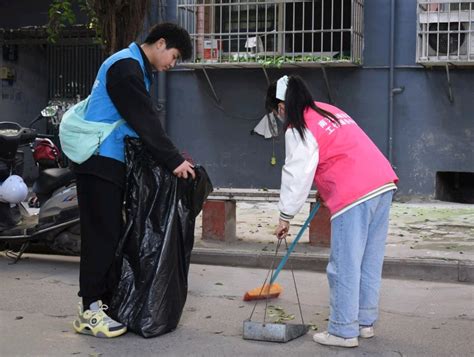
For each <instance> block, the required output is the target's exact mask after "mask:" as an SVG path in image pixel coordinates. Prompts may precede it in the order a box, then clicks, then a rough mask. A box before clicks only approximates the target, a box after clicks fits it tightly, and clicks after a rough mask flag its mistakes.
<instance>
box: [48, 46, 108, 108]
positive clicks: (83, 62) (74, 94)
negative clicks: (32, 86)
mask: <svg viewBox="0 0 474 357" xmlns="http://www.w3.org/2000/svg"><path fill="white" fill-rule="evenodd" d="M104 58H105V55H104V51H103V50H102V47H101V46H100V45H95V44H83V45H81V44H70V45H48V46H47V55H46V59H47V63H48V88H49V89H48V92H49V99H77V98H78V97H79V98H81V99H84V98H85V97H87V96H88V95H89V93H90V91H91V89H92V84H93V83H94V80H95V76H96V74H97V70H98V69H99V67H100V65H101V63H102V61H103V60H104Z"/></svg>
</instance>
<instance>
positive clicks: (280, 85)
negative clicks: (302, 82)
mask: <svg viewBox="0 0 474 357" xmlns="http://www.w3.org/2000/svg"><path fill="white" fill-rule="evenodd" d="M287 87H288V76H283V77H281V78H280V79H279V80H278V81H277V91H276V97H277V99H280V100H283V101H285V94H286V88H287Z"/></svg>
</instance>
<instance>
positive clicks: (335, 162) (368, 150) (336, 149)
mask: <svg viewBox="0 0 474 357" xmlns="http://www.w3.org/2000/svg"><path fill="white" fill-rule="evenodd" d="M266 107H267V110H269V111H272V112H274V113H275V114H277V115H279V116H280V117H283V118H285V119H286V121H285V129H286V133H285V146H286V159H285V165H284V166H283V169H282V176H281V191H280V202H279V205H278V208H279V210H280V220H279V224H278V227H277V229H276V231H275V234H276V235H277V237H278V238H279V239H282V238H284V237H286V235H287V233H288V230H289V227H290V221H291V219H292V218H293V217H294V215H295V214H297V213H298V212H299V211H300V209H301V207H302V206H303V204H304V202H305V201H306V199H307V197H308V194H309V191H310V189H311V186H312V184H313V182H314V183H315V185H316V188H317V190H318V197H319V198H320V200H321V201H323V203H324V204H325V205H326V206H327V207H328V208H329V210H330V212H331V255H330V258H329V264H328V266H327V269H326V271H327V277H328V281H329V288H330V316H329V323H328V330H327V331H325V332H322V333H317V334H315V335H314V337H313V339H314V340H315V341H316V342H318V343H320V344H323V345H331V346H342V347H356V346H358V344H359V340H358V338H359V337H361V338H369V337H373V336H374V327H373V325H374V323H375V321H376V320H377V316H378V304H379V290H380V282H381V276H382V265H383V258H384V250H385V240H386V238H387V231H388V220H389V212H390V205H391V202H392V196H393V193H394V191H395V190H396V186H395V183H396V182H397V181H398V178H397V176H396V174H395V172H394V171H393V170H392V167H391V165H390V163H389V162H388V161H387V159H386V158H385V157H384V156H383V154H382V153H381V152H380V151H379V149H378V148H377V147H376V146H375V144H374V143H373V142H372V141H371V140H370V139H369V137H368V136H367V135H366V134H365V133H364V132H363V131H362V129H361V128H360V127H359V126H358V125H357V124H356V122H355V121H354V120H353V119H352V118H351V117H350V116H349V115H347V114H346V113H345V112H343V111H342V110H341V109H339V108H337V107H335V106H332V105H329V104H326V103H320V102H315V101H314V100H313V98H312V96H311V93H310V92H309V90H308V88H307V87H306V85H305V83H304V82H303V80H302V79H301V78H299V77H296V76H289V77H288V76H284V77H282V78H280V79H279V80H278V81H277V82H276V83H274V84H272V85H271V86H270V87H269V88H268V92H267V99H266Z"/></svg>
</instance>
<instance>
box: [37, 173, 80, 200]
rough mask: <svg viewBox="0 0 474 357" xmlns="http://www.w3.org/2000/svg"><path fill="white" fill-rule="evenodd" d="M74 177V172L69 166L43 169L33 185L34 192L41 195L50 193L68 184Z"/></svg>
mask: <svg viewBox="0 0 474 357" xmlns="http://www.w3.org/2000/svg"><path fill="white" fill-rule="evenodd" d="M74 178H75V176H74V173H73V172H72V171H71V170H70V169H67V168H60V169H56V168H55V169H46V170H43V171H41V172H40V174H39V176H38V179H37V180H36V181H35V183H34V185H33V192H35V193H36V194H39V195H48V194H49V193H51V192H53V191H54V190H56V189H58V188H59V187H61V186H66V185H67V184H69V183H70V182H71V181H73V180H74Z"/></svg>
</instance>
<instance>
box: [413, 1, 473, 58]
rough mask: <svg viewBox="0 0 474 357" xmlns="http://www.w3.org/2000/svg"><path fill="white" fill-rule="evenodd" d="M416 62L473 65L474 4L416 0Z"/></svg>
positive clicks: (469, 2) (468, 2) (470, 2)
mask: <svg viewBox="0 0 474 357" xmlns="http://www.w3.org/2000/svg"><path fill="white" fill-rule="evenodd" d="M416 60H417V62H418V63H421V64H424V65H446V64H456V65H471V66H472V65H474V1H465V0H464V1H461V0H418V6H417V52H416Z"/></svg>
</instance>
